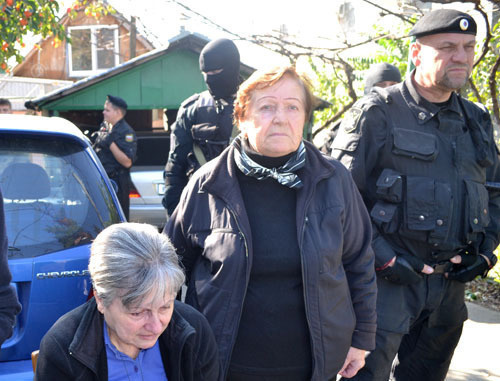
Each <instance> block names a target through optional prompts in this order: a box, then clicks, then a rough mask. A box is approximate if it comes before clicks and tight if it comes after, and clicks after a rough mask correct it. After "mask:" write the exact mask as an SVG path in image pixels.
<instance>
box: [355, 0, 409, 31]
mask: <svg viewBox="0 0 500 381" xmlns="http://www.w3.org/2000/svg"><path fill="white" fill-rule="evenodd" d="M362 1H363V2H365V3H366V4H370V5H372V6H374V7H375V8H378V9H380V10H382V11H383V12H385V13H387V14H390V15H393V16H396V17H397V18H400V19H401V20H403V21H404V22H407V23H410V24H412V25H413V24H415V23H414V22H413V21H412V20H410V19H409V18H407V17H404V16H403V15H402V14H400V13H395V12H392V11H391V10H389V9H387V8H384V7H382V6H380V5H378V4H375V3H373V2H371V1H369V0H362Z"/></svg>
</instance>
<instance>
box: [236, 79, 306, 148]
mask: <svg viewBox="0 0 500 381" xmlns="http://www.w3.org/2000/svg"><path fill="white" fill-rule="evenodd" d="M304 98H305V94H304V89H303V88H302V86H301V85H300V83H298V82H297V80H295V79H294V78H293V77H291V76H289V75H285V76H284V77H283V78H281V79H280V80H279V81H278V82H276V83H275V84H274V85H273V86H270V87H267V88H264V89H261V90H255V91H254V92H253V93H252V96H251V100H250V105H249V108H248V110H247V113H246V115H245V119H244V120H242V121H240V123H239V125H240V129H241V131H242V133H243V135H245V136H247V137H248V142H249V143H250V145H251V147H252V148H253V149H254V150H256V151H257V152H259V153H261V154H262V155H264V156H270V157H279V156H284V155H287V154H289V153H291V152H293V151H295V150H297V148H299V145H300V142H301V140H302V131H303V129H304V123H305V119H306V113H305V100H304Z"/></svg>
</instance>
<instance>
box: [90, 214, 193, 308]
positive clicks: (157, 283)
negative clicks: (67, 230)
mask: <svg viewBox="0 0 500 381" xmlns="http://www.w3.org/2000/svg"><path fill="white" fill-rule="evenodd" d="M89 272H90V277H91V279H92V284H93V287H94V291H95V293H96V294H97V296H99V298H100V299H101V300H102V303H103V304H104V306H105V307H109V305H110V304H111V303H112V302H113V300H114V299H115V298H121V301H122V303H123V305H124V306H125V307H131V306H133V305H135V304H137V303H140V302H141V300H142V299H143V298H144V297H145V296H147V295H148V294H149V293H151V292H153V291H154V292H155V295H154V300H153V301H157V300H162V298H164V297H165V295H168V294H172V293H173V294H176V293H177V292H179V290H180V288H181V286H182V284H183V283H184V280H185V276H184V272H183V271H182V268H181V267H180V265H179V259H178V257H177V254H176V253H175V250H174V247H173V246H172V244H171V243H170V240H169V239H168V238H167V236H165V235H163V234H160V233H158V230H157V229H156V228H155V227H154V226H152V225H148V224H138V223H128V222H125V223H121V224H114V225H111V226H108V227H107V228H106V229H104V230H103V231H102V232H101V233H99V235H98V236H97V237H96V239H95V240H94V243H93V244H92V246H91V249H90V260H89ZM160 298H161V299H160Z"/></svg>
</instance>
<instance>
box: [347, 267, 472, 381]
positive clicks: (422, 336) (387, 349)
mask: <svg viewBox="0 0 500 381" xmlns="http://www.w3.org/2000/svg"><path fill="white" fill-rule="evenodd" d="M377 284H378V286H379V294H378V300H377V317H378V319H379V324H378V328H377V336H376V349H375V350H373V351H372V352H371V353H369V355H368V356H367V358H366V364H365V366H364V367H363V368H362V369H361V370H360V371H359V372H358V374H357V375H356V376H355V377H353V378H351V379H349V380H367V381H368V380H369V381H387V380H397V381H421V380H425V381H442V380H444V379H445V378H446V374H447V372H448V368H449V366H450V362H451V359H452V357H453V353H454V351H455V348H456V346H457V344H458V342H459V340H460V336H461V334H462V327H463V321H464V320H465V319H466V309H465V305H464V300H463V290H464V285H463V284H461V283H458V282H456V281H449V280H447V279H444V277H443V276H442V275H430V276H424V278H423V280H422V281H421V282H419V283H418V284H415V285H407V286H399V285H394V284H391V283H390V282H389V281H387V280H385V279H378V281H377Z"/></svg>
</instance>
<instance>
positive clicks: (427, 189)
mask: <svg viewBox="0 0 500 381" xmlns="http://www.w3.org/2000/svg"><path fill="white" fill-rule="evenodd" d="M405 90H406V91H407V89H406V88H404V87H402V90H400V88H399V86H398V87H396V88H393V89H391V90H390V91H387V90H382V89H381V90H380V91H379V94H380V95H382V96H383V98H384V99H385V104H384V105H383V106H382V107H385V108H386V112H385V115H386V116H387V121H386V122H387V126H388V128H387V136H386V140H385V145H384V147H383V149H382V150H381V152H380V154H379V161H378V163H377V168H378V171H377V173H375V178H372V179H371V180H372V181H370V182H369V183H370V184H369V193H370V195H372V196H375V197H374V198H375V200H376V202H375V204H374V205H373V207H372V208H371V210H370V214H371V217H372V219H373V221H374V223H375V224H376V225H377V227H378V228H379V230H380V231H381V232H382V234H384V236H386V237H387V235H391V234H395V235H394V236H393V237H394V238H395V239H396V240H397V244H398V245H401V242H403V245H404V246H406V247H409V248H410V251H418V250H411V247H412V246H413V245H412V244H411V242H412V241H413V242H415V243H417V246H419V244H418V242H420V243H421V244H424V246H427V247H429V249H430V250H425V251H426V252H427V253H425V254H424V253H422V256H427V255H428V254H429V252H432V249H434V248H435V249H436V250H438V251H453V250H456V249H457V248H464V247H472V248H475V249H476V250H477V248H478V246H479V244H480V243H481V241H482V239H483V236H484V233H485V229H486V227H487V226H488V224H489V222H490V215H489V210H488V202H489V195H488V191H487V189H486V187H485V182H486V167H487V166H489V165H491V164H492V162H493V160H494V159H493V157H492V154H493V152H494V149H492V147H491V146H490V144H493V143H489V139H488V134H487V132H486V131H485V130H484V128H483V127H482V123H476V124H475V125H474V126H471V125H470V123H471V121H470V120H469V121H468V120H467V117H469V118H473V119H474V120H478V119H479V120H481V118H482V117H483V116H482V113H481V112H479V109H478V108H477V107H475V106H473V105H472V104H471V103H469V102H460V101H459V102H458V103H459V104H460V107H461V110H462V112H461V113H460V114H458V113H456V112H454V111H451V110H449V109H446V108H445V109H442V110H441V111H439V112H438V113H436V114H435V115H434V114H432V113H430V112H429V111H427V110H425V109H423V108H420V109H419V107H417V105H415V104H413V105H412V107H408V103H407V102H406V101H405V98H406V99H408V97H409V96H410V94H405V93H404V91H405ZM402 91H403V94H402V93H401V92H402ZM457 98H458V97H457ZM473 128H474V129H476V130H475V131H473ZM473 132H474V133H473ZM474 134H475V135H474ZM478 136H479V137H481V139H483V140H484V141H483V142H482V144H479V145H478V144H477V143H478V142H477V139H478ZM478 146H480V147H479V148H478ZM478 149H482V150H483V152H482V155H481V153H479V152H478ZM484 152H487V154H486V157H485V155H484ZM408 242H410V244H408ZM435 255H436V256H438V255H439V254H435ZM446 256H449V255H446ZM446 256H445V257H446ZM436 258H437V257H436ZM438 259H441V260H442V259H446V258H438Z"/></svg>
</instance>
